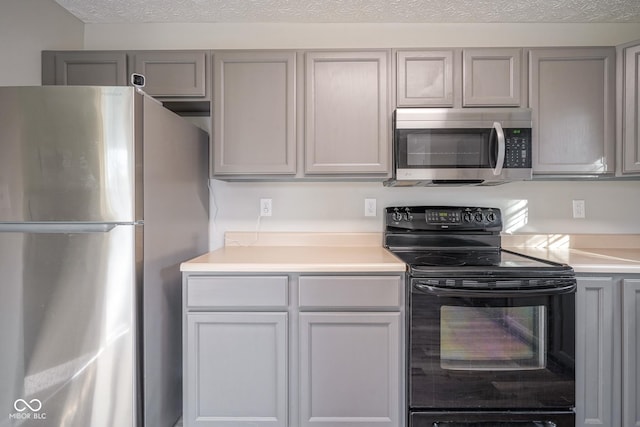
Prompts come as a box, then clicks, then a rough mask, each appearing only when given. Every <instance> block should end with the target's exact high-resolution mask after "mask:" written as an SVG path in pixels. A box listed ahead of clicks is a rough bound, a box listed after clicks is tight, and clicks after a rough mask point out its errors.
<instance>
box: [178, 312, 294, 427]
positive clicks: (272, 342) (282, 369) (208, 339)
mask: <svg viewBox="0 0 640 427" xmlns="http://www.w3.org/2000/svg"><path fill="white" fill-rule="evenodd" d="M186 346H187V347H186V354H187V359H186V360H185V367H186V371H185V377H186V378H187V384H188V385H187V387H186V388H185V393H184V400H185V413H184V424H185V426H191V427H195V426H216V427H223V426H225V427H227V426H229V427H231V426H273V427H285V426H287V425H288V424H287V381H286V379H287V374H286V372H287V313H253V312H252V313H240V312H232V313H226V312H221V313H193V314H189V315H188V316H187V332H186Z"/></svg>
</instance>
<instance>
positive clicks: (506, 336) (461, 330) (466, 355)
mask: <svg viewBox="0 0 640 427" xmlns="http://www.w3.org/2000/svg"><path fill="white" fill-rule="evenodd" d="M545 325H546V320H545V307H544V306H541V305H540V306H533V307H460V306H443V307H441V309H440V366H441V368H442V369H449V370H466V371H482V370H491V371H496V370H525V369H527V370H528V369H543V368H544V367H545V351H546V350H545V342H546V337H545V336H546V333H545Z"/></svg>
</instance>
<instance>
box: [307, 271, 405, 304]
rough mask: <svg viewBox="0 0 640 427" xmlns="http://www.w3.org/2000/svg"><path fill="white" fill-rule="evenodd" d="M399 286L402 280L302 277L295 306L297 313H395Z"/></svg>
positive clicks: (399, 277)
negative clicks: (382, 310) (373, 310)
mask: <svg viewBox="0 0 640 427" xmlns="http://www.w3.org/2000/svg"><path fill="white" fill-rule="evenodd" d="M402 283H403V280H402V276H302V277H300V280H299V305H300V309H301V310H304V309H306V310H312V309H331V308H336V309H345V308H351V309H387V310H399V309H400V306H401V304H402V297H401V295H402V293H401V292H402Z"/></svg>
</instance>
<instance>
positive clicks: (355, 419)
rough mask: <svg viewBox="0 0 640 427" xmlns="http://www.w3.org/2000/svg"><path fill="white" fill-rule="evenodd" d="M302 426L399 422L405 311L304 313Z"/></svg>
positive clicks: (388, 426)
mask: <svg viewBox="0 0 640 427" xmlns="http://www.w3.org/2000/svg"><path fill="white" fill-rule="evenodd" d="M299 334H300V396H302V398H301V399H300V427H306V426H327V427H329V426H331V427H354V426H371V425H374V424H375V425H376V426H379V427H398V426H399V419H400V411H401V410H403V408H401V403H400V402H401V400H400V395H401V385H400V374H401V365H400V363H401V354H400V352H401V348H400V313H301V314H300V331H299Z"/></svg>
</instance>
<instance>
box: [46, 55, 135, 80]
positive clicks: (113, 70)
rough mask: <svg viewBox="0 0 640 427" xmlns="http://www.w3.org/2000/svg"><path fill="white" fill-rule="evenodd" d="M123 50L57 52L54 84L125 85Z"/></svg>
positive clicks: (124, 57) (125, 60) (125, 65)
mask: <svg viewBox="0 0 640 427" xmlns="http://www.w3.org/2000/svg"><path fill="white" fill-rule="evenodd" d="M127 83H128V81H127V54H126V53H125V52H86V51H81V52H57V53H55V84H56V85H79V86H126V85H127Z"/></svg>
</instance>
